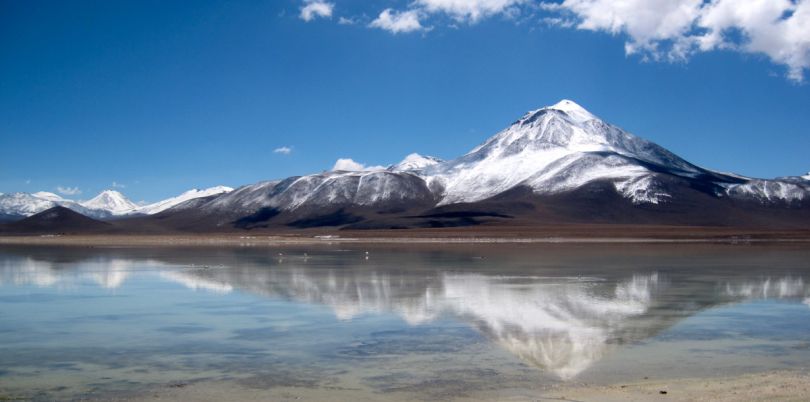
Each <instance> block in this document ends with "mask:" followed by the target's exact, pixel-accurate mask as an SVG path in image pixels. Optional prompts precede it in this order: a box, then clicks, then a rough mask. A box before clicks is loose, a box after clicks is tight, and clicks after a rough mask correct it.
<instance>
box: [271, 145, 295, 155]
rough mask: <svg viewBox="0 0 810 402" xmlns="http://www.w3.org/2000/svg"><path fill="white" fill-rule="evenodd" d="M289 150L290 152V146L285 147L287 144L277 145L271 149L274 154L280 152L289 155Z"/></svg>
mask: <svg viewBox="0 0 810 402" xmlns="http://www.w3.org/2000/svg"><path fill="white" fill-rule="evenodd" d="M291 152H292V147H287V146H283V147H278V148H276V149H274V150H273V153H274V154H282V155H289V154H290V153H291Z"/></svg>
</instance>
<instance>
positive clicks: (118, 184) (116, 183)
mask: <svg viewBox="0 0 810 402" xmlns="http://www.w3.org/2000/svg"><path fill="white" fill-rule="evenodd" d="M112 187H113V188H127V186H125V185H123V184H121V183H119V182H117V181H114V182H112Z"/></svg>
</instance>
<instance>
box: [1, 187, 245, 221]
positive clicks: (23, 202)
mask: <svg viewBox="0 0 810 402" xmlns="http://www.w3.org/2000/svg"><path fill="white" fill-rule="evenodd" d="M232 190H233V189H232V188H230V187H225V186H217V187H211V188H207V189H204V190H198V189H193V190H189V191H186V192H185V193H183V194H180V195H178V196H176V197H172V198H168V199H165V200H162V201H158V202H155V203H152V204H147V205H138V204H136V203H134V202H132V201H130V200H129V199H128V198H127V197H125V196H124V195H123V194H121V193H120V192H118V191H115V190H104V191H102V192H101V193H99V194H98V195H97V196H95V197H93V198H91V199H89V200H87V201H74V200H69V199H65V198H62V197H60V196H59V195H57V194H54V193H49V192H46V191H40V192H37V193H30V194H29V193H12V194H0V217H2V220H5V221H16V220H20V219H22V218H25V217H28V216H31V215H34V214H37V213H39V212H42V211H45V210H47V209H50V208H53V207H56V206H61V207H65V208H68V209H71V210H73V211H75V212H78V213H80V214H82V215H85V216H88V217H91V218H94V219H115V218H122V217H132V216H138V215H153V214H156V213H159V212H162V211H164V210H166V209H169V208H171V207H174V206H176V205H178V204H181V203H183V202H186V201H188V200H191V199H194V198H200V197H209V196H212V195H217V194H223V193H227V192H229V191H232Z"/></svg>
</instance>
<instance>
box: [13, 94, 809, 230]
mask: <svg viewBox="0 0 810 402" xmlns="http://www.w3.org/2000/svg"><path fill="white" fill-rule="evenodd" d="M231 190H232V189H230V188H228V187H222V186H220V187H214V188H211V189H206V190H191V191H189V192H186V193H183V194H181V195H180V196H177V197H174V198H171V199H168V200H164V201H161V202H158V203H154V204H151V205H146V206H137V205H135V204H133V203H132V202H131V201H129V200H127V199H126V198H125V197H124V196H123V195H122V194H120V193H118V192H116V191H112V190H107V191H104V192H102V193H101V194H99V195H98V196H97V197H95V198H93V199H91V200H89V201H86V202H75V201H71V200H65V199H62V198H60V197H59V196H57V195H55V194H52V193H35V194H26V193H15V194H6V195H0V213H1V214H4V216H5V217H6V219H7V220H8V219H13V218H14V217H16V218H17V219H19V218H22V217H26V216H31V215H32V214H34V213H37V212H41V211H44V210H46V209H48V208H52V207H55V206H63V207H65V208H69V209H71V210H73V211H76V212H78V213H81V214H84V215H86V216H88V217H92V218H96V219H105V220H111V219H116V224H117V226H118V227H120V228H130V229H133V230H134V229H135V228H144V227H148V228H151V229H152V230H157V228H159V229H161V230H180V231H211V230H216V231H220V230H245V229H262V228H277V227H279V228H280V227H291V228H306V227H321V226H331V227H341V228H351V229H391V228H412V227H447V226H468V225H479V224H488V225H519V226H531V225H534V224H566V223H625V224H676V225H701V226H745V227H784V228H807V227H808V225H810V173H808V175H806V176H790V177H780V178H776V179H770V180H765V179H756V178H750V177H745V176H741V175H736V174H731V173H723V172H718V171H713V170H710V169H706V168H703V167H699V166H696V165H694V164H692V163H690V162H688V161H686V160H684V159H683V158H681V157H679V156H677V155H675V154H674V153H672V152H670V151H668V150H666V149H665V148H663V147H661V146H659V145H657V144H655V143H652V142H650V141H647V140H645V139H642V138H639V137H636V136H634V135H632V134H629V133H627V132H625V131H623V130H622V129H620V128H619V127H616V126H613V125H611V124H609V123H606V122H604V121H603V120H601V119H599V118H598V117H596V116H594V115H593V114H591V113H590V112H588V111H587V110H585V109H584V108H582V107H581V106H579V105H577V104H576V103H574V102H572V101H569V100H563V101H561V102H559V103H557V104H555V105H553V106H548V107H544V108H540V109H537V110H534V111H531V112H529V113H526V114H525V115H524V116H522V117H521V118H520V119H518V120H517V121H515V122H514V123H512V124H511V125H510V126H509V127H507V128H506V129H504V130H503V131H501V132H499V133H497V134H496V135H494V136H493V137H491V138H489V139H487V140H486V141H484V143H483V144H481V145H479V146H478V147H476V148H474V149H473V150H471V151H470V152H468V153H466V154H464V155H462V156H460V157H458V158H455V159H452V160H448V161H444V160H441V159H438V158H434V157H429V156H421V155H418V154H411V155H408V156H407V157H406V158H405V159H404V160H403V161H401V162H399V163H397V164H394V165H391V166H389V167H388V168H384V169H383V168H379V169H372V170H364V171H329V172H322V173H317V174H311V175H306V176H294V177H289V178H285V179H281V180H272V181H266V182H260V183H256V184H251V185H246V186H242V187H239V188H237V189H235V190H232V191H231ZM121 230H124V229H121Z"/></svg>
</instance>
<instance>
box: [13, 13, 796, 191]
mask: <svg viewBox="0 0 810 402" xmlns="http://www.w3.org/2000/svg"><path fill="white" fill-rule="evenodd" d="M600 1H602V2H604V0H567V1H566V2H565V3H553V4H552V3H539V2H532V1H529V0H522V1H521V0H517V1H515V0H469V2H466V3H465V2H461V3H458V2H454V1H452V0H416V1H393V0H392V1H387V0H385V1H378V2H372V1H360V0H356V1H350V0H347V1H341V0H333V1H328V2H327V1H312V0H311V1H300V0H296V1H294V0H267V1H250V2H207V1H202V0H201V1H196V2H194V7H189V6H188V4H189V3H187V2H181V1H116V2H109V1H72V2H64V1H56V2H48V1H41V2H24V1H1V0H0V8H2V10H3V11H2V12H0V192H6V193H7V192H14V191H26V192H33V191H40V190H46V191H54V192H56V191H57V188H59V187H61V188H62V190H65V191H66V192H67V193H71V192H75V191H81V193H77V194H74V195H71V197H72V198H75V199H86V198H90V197H92V196H93V195H95V193H97V192H99V191H101V190H103V189H105V188H111V187H113V183H115V184H116V186H118V187H119V190H121V191H122V192H123V193H125V194H126V195H127V196H129V197H130V198H132V199H133V200H136V201H140V200H146V201H155V200H158V199H162V198H166V197H169V196H172V195H175V194H178V193H180V192H182V191H185V190H187V189H189V188H193V187H198V188H200V187H209V186H213V185H218V184H225V185H230V186H234V187H235V186H238V185H242V184H249V183H253V182H256V181H260V180H267V179H274V178H282V177H287V176H291V175H298V174H306V173H314V172H318V171H321V170H328V169H330V168H331V167H332V165H333V164H334V163H335V161H336V160H337V159H338V158H352V159H354V160H355V161H358V162H361V163H365V164H369V165H386V164H389V163H394V162H397V161H399V160H400V159H402V158H403V157H404V156H405V155H407V154H408V153H411V152H419V153H422V154H428V155H434V156H438V157H441V158H453V157H456V156H459V155H461V154H463V153H465V152H467V151H468V150H469V149H471V148H473V147H474V146H475V145H477V144H478V143H480V142H482V141H483V140H484V139H486V138H487V137H489V136H491V135H492V134H494V133H495V132H497V131H498V130H500V129H502V128H504V127H506V126H507V125H508V124H510V123H511V122H512V121H514V120H515V119H516V118H518V117H520V116H521V115H522V114H523V113H524V112H526V111H528V110H531V109H536V108H538V107H541V106H544V105H550V104H553V103H556V102H557V101H558V100H560V99H563V98H568V99H572V100H574V101H576V102H578V103H579V104H581V105H583V106H584V107H586V108H587V109H589V110H590V111H591V112H593V113H595V114H596V115H598V116H600V117H602V118H603V119H605V120H606V121H608V122H611V123H613V124H616V125H618V126H620V127H623V128H625V129H627V130H628V131H630V132H632V133H634V134H636V135H639V136H642V137H645V138H647V139H650V140H652V141H655V142H657V143H658V144H660V145H662V146H664V147H666V148H668V149H670V150H672V151H673V152H675V153H677V154H679V155H681V156H682V157H684V158H686V159H687V160H690V161H692V162H694V163H696V164H699V165H702V166H706V167H710V168H713V169H718V170H723V171H733V172H737V173H741V174H745V175H750V176H756V177H774V176H781V175H798V174H804V173H806V172H807V171H808V170H810V157H808V150H810V135H809V134H810V133H809V132H808V131H810V85H808V83H807V82H806V78H808V77H807V76H808V74H807V59H810V50H808V48H810V46H809V45H808V43H807V42H808V41H807V40H804V39H802V36H801V35H799V36H798V39H796V38H797V34H796V31H795V29H793V28H791V26H787V27H786V28H785V29H784V30H781V31H775V30H774V29H770V28H773V27H772V26H764V25H762V24H763V23H761V22H756V21H755V22H751V21H746V20H741V19H738V20H735V19H733V18H732V19H729V18H730V17H728V16H727V15H725V16H724V15H721V17H723V18H725V19H723V18H720V17H717V16H716V15H715V14H717V13H719V11H716V10H710V11H711V12H714V13H715V14H711V13H710V11H708V10H702V9H700V10H697V9H696V11H695V12H696V13H703V14H699V15H698V17H695V18H698V19H693V20H692V25H689V26H688V27H687V28H683V29H680V28H679V29H673V28H671V27H670V26H668V25H666V26H665V25H661V24H658V25H657V26H656V25H655V24H652V28H650V17H649V14H645V15H646V17H644V19H642V20H638V18H639V17H638V16H634V15H633V14H632V12H631V11H632V10H631V11H628V10H613V11H611V12H612V13H613V14H611V15H613V18H612V19H611V20H610V21H607V22H605V21H600V20H598V19H595V17H594V16H595V15H596V16H602V15H604V13H603V10H602V9H599V8H598V7H599V6H601V7H604V6H605V4H599V3H600ZM647 1H648V2H649V4H652V3H656V2H660V0H647ZM678 1H681V0H678ZM683 1H686V2H688V1H690V0H683ZM692 1H693V0H692ZM714 1H715V2H717V3H722V2H723V1H724V0H714ZM775 1H776V0H775ZM786 1H787V0H786ZM699 3H700V2H699ZM807 3H808V2H807V1H800V2H796V3H794V2H790V1H787V3H784V4H783V5H784V6H785V7H788V8H790V9H789V10H787V11H785V10H781V11H780V10H776V11H780V12H781V14H780V15H781V17H779V18H780V20H779V21H778V22H780V24H781V21H785V24H787V23H788V22H790V21H791V19H793V18H804V16H806V15H810V14H808V13H807V12H804V11H803V10H804V9H810V6H808V5H807ZM458 4H462V6H458ZM737 4H739V5H744V4H747V0H745V1H742V2H741V3H737ZM653 5H654V4H653ZM307 7H309V8H307ZM319 7H320V8H319ZM324 7H325V8H324ZM476 7H478V8H476ZM588 7H597V8H596V9H593V8H588ZM718 7H719V5H718ZM802 7H803V8H802ZM738 8H739V7H738ZM304 9H307V10H310V11H309V12H306V13H305V12H303V10H304ZM659 9H661V7H658V8H656V10H659ZM312 10H314V11H312ZM594 10H596V11H594ZM633 10H635V9H633ZM597 11H599V13H596V12H597ZM721 11H722V10H721ZM662 12H666V9H663V11H662ZM594 13H596V14H594ZM759 14H762V13H759ZM663 17H666V18H664V19H662V20H661V21H672V20H673V18H670V17H672V15H664V16H663ZM676 17H677V16H676ZM691 17H692V16H687V17H684V18H685V21H689V19H688V18H691ZM727 17H728V18H727ZM695 21H698V22H695ZM707 21H708V22H707ZM712 21H715V22H712ZM716 21H721V22H722V23H721V22H716ZM728 21H731V22H728ZM735 21H737V22H735ZM710 23H711V24H720V25H707V24H710ZM600 24H601V25H600ZM722 24H726V25H722ZM735 24H736V25H735ZM756 24H760V25H756ZM783 25H784V24H783ZM806 25H808V26H810V24H806ZM715 26H718V27H719V28H717V29H718V30H720V29H721V28H722V29H723V30H722V32H723V33H724V35H726V36H725V37H723V38H722V39H721V42H718V41H717V37H716V35H715V36H711V35H709V34H708V33H711V32H712V29H714V28H713V27H715ZM729 26H730V28H728V27H729ZM707 32H708V33H707ZM718 32H719V31H718ZM774 32H776V33H774ZM780 32H784V33H780ZM799 33H801V32H799ZM807 37H808V38H810V36H807ZM712 40H714V42H711V41H712ZM723 41H725V42H723ZM684 43H686V44H687V45H684ZM762 43H764V44H765V45H767V47H766V48H762V47H761V46H765V45H762ZM684 46H685V47H684ZM758 46H759V47H758ZM777 48H779V49H782V48H784V49H792V51H794V52H797V54H796V55H793V56H795V57H792V56H791V57H787V56H785V52H783V51H781V52H776V51H775V50H774V51H771V49H777ZM684 49H686V50H684ZM761 49H766V50H761ZM796 49H798V50H796ZM769 52H770V53H769ZM789 56H790V55H789ZM282 147H288V148H289V152H288V153H281V152H274V150H276V149H278V148H282Z"/></svg>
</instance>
